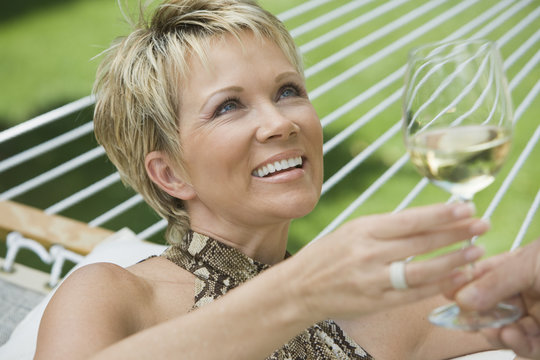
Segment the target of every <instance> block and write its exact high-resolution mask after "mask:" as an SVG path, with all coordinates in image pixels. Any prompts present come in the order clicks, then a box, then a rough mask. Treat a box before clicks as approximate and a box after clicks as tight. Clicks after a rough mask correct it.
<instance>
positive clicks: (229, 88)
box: [199, 85, 244, 112]
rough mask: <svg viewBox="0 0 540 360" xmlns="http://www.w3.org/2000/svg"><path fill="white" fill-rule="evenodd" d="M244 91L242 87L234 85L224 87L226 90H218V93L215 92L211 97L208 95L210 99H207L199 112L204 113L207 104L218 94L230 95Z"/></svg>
mask: <svg viewBox="0 0 540 360" xmlns="http://www.w3.org/2000/svg"><path fill="white" fill-rule="evenodd" d="M242 91H244V88H243V87H241V86H236V85H233V86H227V87H224V88H221V89H218V90H216V91H213V92H212V93H210V95H208V97H207V98H206V100H205V101H204V102H203V104H202V106H201V108H200V109H199V112H200V111H203V109H204V108H205V107H206V106H207V104H208V103H209V102H210V100H211V99H212V98H213V97H214V96H216V95H218V94H221V93H228V92H236V93H241V92H242Z"/></svg>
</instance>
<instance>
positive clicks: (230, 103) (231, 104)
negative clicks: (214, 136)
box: [214, 99, 238, 116]
mask: <svg viewBox="0 0 540 360" xmlns="http://www.w3.org/2000/svg"><path fill="white" fill-rule="evenodd" d="M236 109H238V100H235V99H228V100H227V101H225V102H224V103H223V104H222V105H220V106H219V107H218V108H217V110H216V112H215V114H214V115H215V116H219V115H223V114H225V113H228V112H229V111H234V110H236Z"/></svg>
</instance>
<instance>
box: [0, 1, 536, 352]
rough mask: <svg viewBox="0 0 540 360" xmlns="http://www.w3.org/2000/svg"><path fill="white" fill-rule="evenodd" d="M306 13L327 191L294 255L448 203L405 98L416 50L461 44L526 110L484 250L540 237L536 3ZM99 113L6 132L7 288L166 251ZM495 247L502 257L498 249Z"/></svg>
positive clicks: (300, 39) (309, 7) (484, 206)
mask: <svg viewBox="0 0 540 360" xmlns="http://www.w3.org/2000/svg"><path fill="white" fill-rule="evenodd" d="M297 4H298V2H294V4H293V2H291V5H290V9H289V10H287V11H285V12H282V13H280V14H279V15H278V16H279V18H280V19H281V20H282V21H284V23H285V24H286V26H287V27H288V28H289V29H290V30H291V33H292V35H293V36H294V37H295V39H296V41H297V43H298V44H299V46H300V50H301V52H302V53H303V55H304V58H305V65H306V66H305V68H306V71H305V75H306V79H307V85H308V89H309V94H310V98H311V100H312V101H313V103H314V105H315V108H316V109H317V111H318V114H319V116H320V118H321V122H322V124H323V127H324V132H325V144H324V154H325V183H324V185H323V194H322V198H321V202H320V204H319V206H318V207H317V209H316V210H315V211H314V212H313V213H312V214H310V215H309V216H307V217H306V218H304V219H300V220H297V221H294V222H293V224H292V227H291V239H292V243H291V249H290V250H291V251H295V250H297V249H298V248H299V247H300V246H302V245H304V244H306V243H307V242H308V241H310V240H311V239H315V238H317V237H318V236H321V235H324V234H326V233H328V232H330V231H332V230H333V229H335V228H336V227H337V226H338V225H339V224H341V223H342V222H343V221H345V220H347V219H348V218H350V217H351V216H358V215H361V214H366V213H373V212H386V211H399V210H400V209H403V208H405V207H408V206H411V205H420V204H428V203H434V202H440V201H446V200H448V195H447V194H446V193H444V192H443V191H442V190H439V189H437V188H435V187H434V186H433V185H430V184H429V183H428V182H427V181H426V180H425V179H422V178H421V177H420V176H419V175H418V174H417V173H416V172H415V171H414V169H413V167H412V165H411V164H410V161H409V159H408V156H407V155H406V154H405V149H404V146H403V145H402V135H401V125H400V121H401V101H400V100H401V88H402V85H403V75H404V71H405V63H406V59H407V53H408V51H409V50H411V49H412V48H413V47H415V46H418V45H421V44H424V43H427V42H433V41H440V40H451V39H459V38H486V39H490V40H494V41H496V42H497V43H498V46H499V47H500V49H501V53H502V55H503V59H504V68H505V71H506V74H507V77H508V81H509V86H510V91H511V94H512V99H513V102H514V117H515V135H514V137H515V141H514V144H513V148H512V152H511V156H510V159H509V161H508V162H507V164H506V165H505V166H504V167H503V169H502V170H501V172H500V173H499V175H498V176H497V179H496V181H495V182H494V183H493V184H492V185H490V187H489V188H487V189H486V190H484V191H482V192H481V193H479V194H478V196H477V198H476V199H475V202H476V204H477V208H478V209H479V211H480V214H479V215H481V216H484V217H486V218H490V219H491V220H492V230H491V231H490V232H489V233H488V234H487V235H486V236H485V237H482V239H485V240H481V241H485V244H486V247H488V251H492V252H494V253H495V252H501V251H504V250H508V249H513V248H515V247H518V246H519V245H520V244H521V243H523V242H528V241H531V240H532V239H534V238H535V236H538V234H539V233H540V232H539V230H540V225H538V224H535V223H534V222H533V219H534V216H535V213H536V210H537V209H538V205H539V202H540V190H539V189H538V188H539V184H538V182H537V181H535V180H534V179H535V178H538V175H540V174H538V173H539V171H540V169H539V167H538V166H537V165H536V163H535V161H534V156H535V155H534V154H535V153H536V155H538V154H539V152H540V148H539V147H538V146H537V143H538V138H539V137H540V125H539V124H540V123H539V122H538V120H537V119H538V114H539V113H540V99H539V92H540V64H539V62H540V50H539V49H540V46H539V43H540V27H539V25H538V24H540V19H539V18H540V4H539V3H538V2H537V1H533V0H519V1H517V0H501V1H496V2H489V1H480V0H461V1H455V0H454V1H450V0H431V1H418V0H389V1H384V2H380V1H374V0H349V1H344V0H342V1H335V0H334V1H331V0H306V1H304V2H303V3H301V4H300V5H297ZM93 103H94V99H93V97H92V96H88V97H85V98H82V99H80V100H77V101H75V102H73V103H70V104H67V105H65V106H62V107H60V108H58V109H55V110H53V111H51V112H48V113H45V114H42V115H40V116H38V117H36V118H34V119H31V120H28V121H26V122H24V123H22V124H20V125H17V126H14V127H12V128H10V129H7V130H5V131H3V132H1V133H0V177H1V178H2V181H1V182H0V214H1V216H0V233H3V234H6V237H5V238H6V253H5V259H4V260H3V262H2V268H3V270H4V271H5V273H4V274H3V275H2V277H3V278H4V279H6V278H9V277H10V276H13V277H15V276H16V274H17V272H18V271H16V272H14V273H13V275H11V274H10V272H12V271H13V269H14V268H17V267H18V266H21V265H20V264H17V263H16V262H19V263H25V262H26V264H25V265H27V266H32V267H36V266H37V267H38V268H40V269H41V270H43V269H45V270H46V271H48V272H49V275H47V277H48V280H47V282H48V286H49V287H54V286H55V285H56V284H57V283H58V281H59V280H60V278H61V277H62V275H63V274H64V273H65V271H66V270H67V269H66V268H68V267H70V266H73V265H74V264H77V263H79V262H81V261H83V260H84V258H85V256H86V255H87V254H91V253H92V251H93V249H95V247H96V246H98V244H99V243H100V242H102V241H103V240H104V239H106V238H109V237H110V236H111V235H113V234H114V233H115V232H118V231H119V230H121V229H122V228H126V227H127V228H129V229H130V230H131V231H133V232H134V233H136V234H137V238H139V239H144V240H146V241H148V242H149V243H158V244H163V242H164V240H163V231H164V229H165V226H166V223H165V221H164V220H160V219H159V218H158V217H157V216H156V215H155V214H154V213H153V212H152V210H150V209H149V207H148V206H147V205H146V204H145V203H144V202H143V201H142V198H141V197H140V196H139V195H138V194H135V193H134V192H133V191H132V190H130V189H127V188H125V187H124V186H123V185H122V184H121V182H120V177H119V175H118V173H117V172H116V171H115V169H114V167H113V166H112V165H111V164H110V163H109V162H108V160H107V159H106V156H105V154H104V151H103V149H102V148H101V147H100V146H98V145H97V144H96V142H95V140H94V138H93V134H92V129H93V126H92V118H91V116H92V106H93ZM24 144H31V145H24ZM535 175H537V176H535ZM538 222H539V221H536V223H538ZM501 239H503V240H504V241H501ZM490 241H493V242H495V241H496V242H497V243H501V245H500V248H492V247H489V246H488V245H489V243H490ZM31 253H33V254H35V255H28V254H31ZM36 255H37V256H36ZM25 256H26V258H25ZM28 257H30V258H31V261H27V260H26V259H27V258H28ZM66 262H67V264H68V265H66V266H65V263H66ZM38 263H40V264H38ZM36 264H38V265H36ZM21 268H22V266H21ZM21 285H24V284H21ZM492 358H493V357H492Z"/></svg>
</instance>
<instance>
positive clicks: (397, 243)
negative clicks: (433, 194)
mask: <svg viewBox="0 0 540 360" xmlns="http://www.w3.org/2000/svg"><path fill="white" fill-rule="evenodd" d="M473 214H474V208H473V207H472V205H470V204H463V203H461V204H460V203H456V204H441V205H432V206H425V207H419V208H414V209H408V210H404V211H402V212H399V213H394V214H383V215H373V216H367V217H362V218H358V219H355V220H352V221H350V222H348V223H346V224H344V225H343V226H341V227H340V228H339V229H338V230H336V231H334V232H333V233H331V234H329V235H327V236H325V237H323V238H320V239H319V240H317V241H316V242H315V243H313V244H311V245H310V246H307V247H306V248H304V249H303V250H301V251H300V252H298V253H297V254H296V255H295V256H294V258H296V263H297V265H298V266H297V269H298V270H296V273H295V274H291V277H292V278H294V279H296V281H297V283H296V284H295V286H296V287H297V289H298V291H299V298H300V299H301V301H304V302H305V308H306V310H307V311H308V312H309V313H311V314H312V316H313V314H318V316H319V317H320V319H325V318H335V319H339V318H350V317H356V316H360V315H363V314H367V313H373V312H376V311H378V310H383V309H385V308H389V307H393V306H397V305H401V304H404V303H409V302H413V301H416V300H419V299H422V298H426V297H429V296H432V295H434V294H437V293H439V292H440V287H439V285H438V283H439V282H440V281H442V280H443V279H446V278H448V277H449V274H450V273H451V272H452V270H454V269H456V268H458V267H460V266H463V265H464V264H466V263H469V262H472V261H474V260H476V259H478V258H480V257H481V256H482V253H483V252H482V250H481V249H479V248H476V247H468V248H465V249H461V250H458V251H454V252H451V253H447V254H443V255H440V256H437V257H435V258H432V259H429V260H423V261H414V262H410V263H407V265H406V266H405V278H406V281H407V284H408V288H407V289H402V290H396V289H394V288H393V287H392V285H391V282H390V275H389V272H390V270H389V269H390V264H391V263H392V262H395V261H400V260H404V259H407V258H408V257H410V256H413V255H419V254H424V253H429V252H431V251H433V250H436V249H439V248H443V247H445V246H447V245H450V244H453V243H456V242H458V241H463V240H465V239H468V238H470V237H472V236H475V235H481V234H483V233H484V232H485V231H486V230H488V228H489V225H488V223H487V222H485V221H483V220H479V219H474V218H472V216H473ZM461 281H462V280H461ZM461 285H462V284H461Z"/></svg>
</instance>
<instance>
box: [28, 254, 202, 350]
mask: <svg viewBox="0 0 540 360" xmlns="http://www.w3.org/2000/svg"><path fill="white" fill-rule="evenodd" d="M172 265H173V266H174V267H171V266H170V262H168V260H166V259H162V258H154V259H149V260H147V261H144V262H142V263H140V264H136V265H134V266H131V267H128V268H123V267H120V266H118V265H115V264H111V263H94V264H90V265H86V266H83V267H81V268H79V269H77V270H76V271H74V272H73V273H72V274H71V275H70V276H68V277H67V278H66V279H65V281H64V282H63V283H62V285H61V286H60V287H59V288H58V289H57V291H56V293H55V294H54V296H53V297H52V299H51V301H50V302H49V304H48V306H47V308H46V310H45V312H44V314H43V317H42V321H41V325H40V331H39V336H38V351H39V352H40V353H42V354H54V353H55V352H57V351H68V352H69V351H72V352H73V353H77V354H82V353H81V351H82V352H84V351H86V350H88V351H89V352H92V351H95V350H97V349H101V348H104V347H106V346H108V345H109V344H112V343H114V342H116V341H119V340H121V339H123V338H125V337H127V336H129V335H132V334H134V333H136V332H138V331H141V330H143V329H145V328H148V327H151V326H154V325H157V324H158V323H160V322H163V321H166V320H169V319H171V318H173V317H176V316H180V315H182V314H185V313H187V312H188V311H189V310H190V308H191V306H192V304H193V281H192V279H191V276H192V275H191V274H189V273H187V272H186V271H185V270H183V269H181V268H179V267H177V266H176V265H174V264H172ZM90 338H91V339H93V341H92V344H89V343H88V342H87V339H90ZM85 339H86V340H85ZM66 343H67V344H69V346H66Z"/></svg>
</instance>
